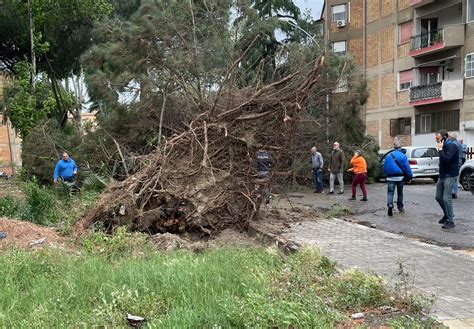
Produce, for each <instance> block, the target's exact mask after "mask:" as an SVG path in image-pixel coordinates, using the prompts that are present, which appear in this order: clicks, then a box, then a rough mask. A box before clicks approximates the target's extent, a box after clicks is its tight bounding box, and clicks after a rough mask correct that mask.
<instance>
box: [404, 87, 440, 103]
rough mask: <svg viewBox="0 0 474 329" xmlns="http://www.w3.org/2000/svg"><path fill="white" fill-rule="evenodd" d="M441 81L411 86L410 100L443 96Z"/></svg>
mask: <svg viewBox="0 0 474 329" xmlns="http://www.w3.org/2000/svg"><path fill="white" fill-rule="evenodd" d="M441 85H442V83H441V82H438V83H433V84H430V85H425V86H415V87H411V88H410V102H418V101H423V100H428V99H434V98H441Z"/></svg>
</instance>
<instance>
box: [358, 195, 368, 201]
mask: <svg viewBox="0 0 474 329" xmlns="http://www.w3.org/2000/svg"><path fill="white" fill-rule="evenodd" d="M360 201H369V199H367V197H366V196H365V197H363V198H362V199H360Z"/></svg>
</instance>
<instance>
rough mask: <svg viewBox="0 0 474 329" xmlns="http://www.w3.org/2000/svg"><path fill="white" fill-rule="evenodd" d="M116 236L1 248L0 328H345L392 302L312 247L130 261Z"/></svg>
mask: <svg viewBox="0 0 474 329" xmlns="http://www.w3.org/2000/svg"><path fill="white" fill-rule="evenodd" d="M118 234H119V237H114V238H110V239H103V236H99V235H94V236H92V237H90V239H89V240H88V242H87V243H85V250H84V251H83V252H81V253H75V254H72V253H67V252H64V251H59V250H48V249H45V250H42V251H37V252H29V253H28V252H24V251H15V250H11V251H9V252H7V253H4V254H1V255H0V278H2V281H3V282H4V284H3V285H2V287H3V288H2V298H0V327H77V326H79V327H125V326H126V319H125V314H126V313H132V314H135V315H139V316H143V317H145V318H146V319H147V324H148V325H149V326H150V327H159V328H189V327H193V328H196V327H206V328H208V327H252V328H267V327H316V328H330V327H337V326H341V325H342V326H344V325H347V324H349V323H350V322H351V320H350V316H349V315H350V313H351V312H352V311H353V310H357V311H365V310H367V309H369V310H370V309H373V308H374V307H377V306H379V305H392V304H393V303H396V302H397V301H395V302H393V301H392V300H393V298H389V297H390V294H389V292H388V291H387V290H386V289H385V288H384V286H383V284H382V281H381V280H380V278H378V277H376V276H374V275H366V274H364V273H362V272H359V271H350V272H347V273H343V274H339V273H337V271H336V269H335V266H334V263H333V262H331V261H330V260H328V259H327V258H324V257H321V256H320V254H319V252H318V251H316V250H313V249H303V250H301V251H299V252H297V253H296V254H294V255H291V256H288V257H285V256H282V255H281V254H279V253H278V252H277V251H276V250H275V249H262V248H254V249H219V250H213V251H207V252H202V253H199V254H195V253H191V252H187V251H176V252H172V253H166V254H159V253H156V252H154V251H152V250H151V249H146V248H145V249H142V250H143V254H144V256H146V257H136V255H134V254H133V253H131V252H130V250H131V249H133V248H130V241H128V242H127V240H133V239H136V238H137V236H130V235H129V233H126V232H125V231H124V230H123V231H122V229H120V230H119V233H118ZM101 250H102V251H101ZM104 256H105V257H104ZM53 283H54V284H53ZM12 305H14V307H12ZM390 321H391V325H392V326H393V327H400V328H401V327H413V325H414V324H415V327H427V326H422V324H434V322H430V321H432V320H430V319H429V318H423V317H422V316H421V315H420V316H418V315H416V314H415V315H410V317H407V316H404V315H403V314H401V315H400V316H399V317H397V318H392V319H391V320H390Z"/></svg>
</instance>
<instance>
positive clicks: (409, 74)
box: [398, 70, 413, 84]
mask: <svg viewBox="0 0 474 329" xmlns="http://www.w3.org/2000/svg"><path fill="white" fill-rule="evenodd" d="M398 79H399V80H400V84H402V83H407V82H411V81H413V70H406V71H401V72H398Z"/></svg>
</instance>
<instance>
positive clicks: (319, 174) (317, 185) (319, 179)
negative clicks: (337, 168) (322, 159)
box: [313, 169, 323, 192]
mask: <svg viewBox="0 0 474 329" xmlns="http://www.w3.org/2000/svg"><path fill="white" fill-rule="evenodd" d="M313 178H314V189H315V190H316V191H318V192H321V191H322V190H323V171H322V169H313Z"/></svg>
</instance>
